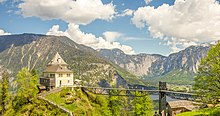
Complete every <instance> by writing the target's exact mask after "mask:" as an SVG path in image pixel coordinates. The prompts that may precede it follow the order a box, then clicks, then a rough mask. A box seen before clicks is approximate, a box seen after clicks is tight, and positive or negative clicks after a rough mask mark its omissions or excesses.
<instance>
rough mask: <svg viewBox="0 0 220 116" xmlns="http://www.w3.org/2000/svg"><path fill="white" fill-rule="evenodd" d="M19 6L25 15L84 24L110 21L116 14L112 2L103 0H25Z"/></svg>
mask: <svg viewBox="0 0 220 116" xmlns="http://www.w3.org/2000/svg"><path fill="white" fill-rule="evenodd" d="M18 7H19V8H20V13H21V14H22V15H23V16H24V17H33V16H35V17H39V18H41V19H42V20H52V19H61V20H63V21H65V22H67V23H74V24H83V25H86V24H89V23H91V22H92V21H94V20H96V19H102V20H107V21H108V20H111V19H112V18H113V17H114V15H115V14H116V12H115V6H114V5H113V4H112V3H109V4H103V3H102V1H101V0H24V1H23V3H20V4H19V6H18Z"/></svg>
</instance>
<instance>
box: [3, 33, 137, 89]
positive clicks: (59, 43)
mask: <svg viewBox="0 0 220 116" xmlns="http://www.w3.org/2000/svg"><path fill="white" fill-rule="evenodd" d="M0 45H1V46H0V66H1V67H4V68H7V69H8V70H10V71H11V72H12V73H13V74H16V73H17V71H19V70H20V69H21V68H22V67H27V68H29V69H36V70H37V71H38V72H40V73H41V72H42V71H43V70H44V69H45V67H46V65H47V64H48V62H49V61H50V60H51V58H52V57H53V56H54V55H55V53H56V52H59V54H60V55H61V56H62V57H63V59H64V60H65V61H66V62H67V63H68V64H69V68H70V69H72V70H73V72H74V74H75V77H76V78H80V79H82V80H83V84H86V85H91V86H95V85H100V86H106V85H102V84H103V83H102V82H103V81H104V82H106V83H108V84H110V85H111V84H114V83H115V82H114V78H115V76H114V74H116V73H115V72H116V71H117V72H119V74H120V75H123V76H124V77H125V79H126V80H127V82H136V83H141V82H140V81H139V80H138V79H137V78H136V76H134V75H132V74H131V73H128V72H127V71H125V70H124V69H122V68H120V67H118V66H117V65H115V64H114V63H110V62H109V61H107V60H105V59H103V58H101V57H99V56H98V53H97V51H95V50H94V49H92V48H90V47H87V46H84V45H80V44H77V43H75V42H74V41H72V40H70V39H69V38H67V37H62V36H59V37H58V36H47V35H37V34H20V35H7V36H0ZM14 76H15V75H14ZM130 79H131V81H129V80H130ZM133 80H135V81H133Z"/></svg>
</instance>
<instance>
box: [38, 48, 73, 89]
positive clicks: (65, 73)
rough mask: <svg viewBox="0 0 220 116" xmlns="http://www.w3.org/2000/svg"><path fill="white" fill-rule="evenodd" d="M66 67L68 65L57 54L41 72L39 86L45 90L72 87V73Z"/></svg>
mask: <svg viewBox="0 0 220 116" xmlns="http://www.w3.org/2000/svg"><path fill="white" fill-rule="evenodd" d="M67 66H68V64H67V63H66V62H65V61H64V60H63V59H62V57H61V56H60V55H59V53H58V52H57V53H56V55H55V56H54V57H53V59H52V60H51V61H50V62H49V63H48V65H47V68H46V69H45V71H44V72H43V77H41V78H40V84H41V85H43V86H45V87H46V89H47V90H50V89H52V88H54V87H63V86H73V78H74V77H73V72H72V71H71V70H69V69H68V68H67Z"/></svg>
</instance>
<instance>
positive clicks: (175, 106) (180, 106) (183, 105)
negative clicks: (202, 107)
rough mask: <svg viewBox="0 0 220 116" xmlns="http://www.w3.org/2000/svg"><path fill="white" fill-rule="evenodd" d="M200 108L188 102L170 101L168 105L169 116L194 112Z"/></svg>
mask: <svg viewBox="0 0 220 116" xmlns="http://www.w3.org/2000/svg"><path fill="white" fill-rule="evenodd" d="M198 108H199V104H198V103H196V102H193V101H188V100H177V101H170V102H168V103H167V110H168V111H167V113H168V116H175V115H176V114H179V113H182V112H187V111H192V110H195V109H198Z"/></svg>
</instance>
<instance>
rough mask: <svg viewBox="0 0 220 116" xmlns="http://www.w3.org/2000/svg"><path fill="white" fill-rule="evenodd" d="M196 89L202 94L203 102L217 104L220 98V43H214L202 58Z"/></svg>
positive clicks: (196, 79) (196, 78)
mask: <svg viewBox="0 0 220 116" xmlns="http://www.w3.org/2000/svg"><path fill="white" fill-rule="evenodd" d="M194 80H195V84H194V87H193V88H194V90H195V92H196V93H197V94H198V95H202V102H204V103H212V104H216V103H217V101H218V100H219V99H220V43H218V44H217V45H213V46H212V47H211V48H210V51H209V52H208V55H207V57H205V58H203V59H202V60H201V63H200V65H199V69H198V73H197V76H196V77H195V79H194Z"/></svg>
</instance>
